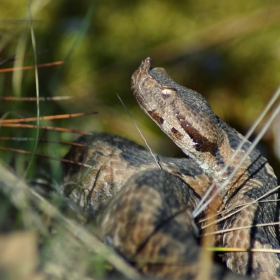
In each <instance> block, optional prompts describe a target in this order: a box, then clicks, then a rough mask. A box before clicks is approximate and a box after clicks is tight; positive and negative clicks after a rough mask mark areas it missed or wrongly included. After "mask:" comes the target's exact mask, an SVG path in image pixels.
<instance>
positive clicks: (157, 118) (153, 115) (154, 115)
mask: <svg viewBox="0 0 280 280" xmlns="http://www.w3.org/2000/svg"><path fill="white" fill-rule="evenodd" d="M148 113H149V114H150V116H151V117H152V118H153V119H154V120H155V121H156V122H158V123H159V124H163V123H164V119H163V118H162V117H161V116H160V115H159V114H158V113H156V110H152V111H148Z"/></svg>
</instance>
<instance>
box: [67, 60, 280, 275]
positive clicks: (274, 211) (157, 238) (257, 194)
mask: <svg viewBox="0 0 280 280" xmlns="http://www.w3.org/2000/svg"><path fill="white" fill-rule="evenodd" d="M150 67H151V60H150V58H146V59H145V60H143V62H142V63H141V65H140V67H139V68H138V69H137V70H136V71H135V72H134V74H133V75H132V82H131V89H132V91H133V93H134V95H135V97H136V99H137V101H138V103H139V105H140V106H141V108H142V109H143V110H144V112H145V113H147V114H148V115H149V116H150V117H151V118H152V120H153V121H155V122H156V123H157V124H158V126H159V127H160V128H161V129H162V130H163V131H164V132H165V133H166V134H167V135H168V136H169V137H170V138H171V139H172V140H173V141H174V143H175V144H176V145H177V146H179V147H180V148H181V149H182V151H183V152H184V153H185V154H186V158H182V159H175V158H166V157H160V156H157V157H156V158H157V162H158V163H156V162H155V159H154V157H152V156H151V154H150V153H149V152H148V151H147V150H145V149H144V148H143V147H141V146H139V145H137V144H135V143H132V142H130V141H128V140H125V139H123V138H120V137H117V136H112V135H107V134H100V133H99V134H98V133H94V134H92V135H90V136H83V137H81V138H80V139H78V142H79V143H82V144H84V146H82V147H72V148H71V150H70V151H69V153H68V154H67V155H66V158H67V159H69V160H72V161H78V162H83V163H84V164H86V165H87V166H90V168H89V167H86V166H75V165H71V164H70V165H65V186H64V192H65V193H66V194H67V195H69V197H70V198H71V199H72V200H74V201H76V202H77V203H79V205H80V206H81V207H82V209H83V210H84V213H85V216H86V217H87V218H88V219H90V218H91V217H97V218H98V224H99V228H100V232H101V234H102V237H103V238H104V240H106V242H107V243H108V245H110V246H112V247H113V248H114V249H115V250H116V251H117V252H119V253H120V254H121V255H122V256H123V257H124V258H125V259H126V260H127V261H129V262H130V263H131V264H133V265H134V266H135V267H136V268H137V269H138V270H139V271H141V272H142V273H143V274H145V275H151V276H157V277H161V278H166V279H185V278H187V279H193V278H194V277H195V276H196V275H197V271H198V270H200V269H203V268H202V267H201V262H199V259H200V257H201V254H202V253H201V250H200V249H199V246H198V242H199V241H198V235H199V230H200V226H198V228H197V226H196V224H195V223H196V222H197V221H198V219H195V220H194V218H193V217H192V210H193V209H194V208H195V207H196V206H197V204H198V202H199V200H200V199H201V197H202V196H203V195H204V193H205V192H206V191H207V189H208V188H209V186H210V185H214V190H213V191H212V192H211V193H210V195H212V194H213V193H215V192H218V195H216V197H215V199H214V200H213V201H212V202H211V203H210V205H209V206H208V210H206V216H207V212H208V211H210V212H211V211H212V212H213V211H215V212H218V214H219V223H218V225H217V229H223V230H225V231H224V232H223V233H221V234H217V235H216V236H215V243H216V245H218V246H221V247H226V248H245V249H248V252H228V253H224V254H223V259H224V261H225V263H226V265H227V267H228V268H230V269H231V270H232V271H234V272H236V273H238V274H241V275H248V276H251V277H252V278H254V279H280V260H279V256H278V255H277V254H276V253H265V252H255V251H250V249H252V248H255V249H276V248H279V242H278V238H277V232H278V229H277V228H276V227H275V226H273V225H267V224H269V223H272V222H275V221H276V220H277V219H278V208H277V203H276V199H277V190H275V188H276V187H277V179H276V177H275V175H274V173H273V170H272V168H271V167H270V165H269V164H268V163H267V161H266V159H265V158H264V157H263V156H262V155H261V154H260V153H259V152H258V151H257V150H256V149H254V150H253V151H252V152H251V153H250V155H249V157H247V158H246V160H245V161H244V162H243V164H242V165H241V166H240V167H239V168H238V171H237V172H236V173H235V175H234V176H233V177H232V178H231V180H230V181H229V183H227V185H226V187H225V188H223V189H221V190H220V189H219V187H220V186H221V185H222V184H223V182H224V181H225V180H226V179H227V178H228V177H229V176H230V174H231V173H232V171H233V170H234V169H235V166H237V164H238V162H239V161H240V160H241V158H242V156H243V155H244V154H245V153H246V151H247V150H248V149H249V147H250V145H251V143H250V142H248V141H245V144H244V145H243V146H242V148H241V149H240V150H239V151H238V153H237V155H236V157H235V158H234V160H233V161H232V162H230V159H231V157H232V155H233V153H234V152H235V151H236V149H237V147H238V145H239V144H240V142H241V141H242V139H243V136H242V135H240V134H239V133H238V132H236V131H235V130H234V129H233V128H231V127H229V126H228V125H227V124H226V123H224V122H223V121H222V120H221V119H220V118H219V117H217V116H216V115H215V114H214V113H213V111H212V110H211V108H210V106H209V104H208V103H207V101H206V100H205V99H204V98H203V97H202V96H201V95H200V94H199V93H197V92H195V91H193V90H190V89H187V88H185V87H183V86H181V85H179V84H177V83H176V82H174V81H173V80H172V79H171V78H170V77H169V76H168V75H167V73H166V72H165V70H164V69H162V68H154V69H151V68H150ZM158 165H159V166H160V168H159V167H158ZM227 165H228V167H227V168H226V172H225V173H223V174H222V170H223V169H224V168H225V166H227ZM258 224H266V225H265V226H257V225H258ZM210 275H211V279H237V278H236V277H237V276H236V275H235V274H233V273H230V272H228V271H225V270H224V269H223V268H221V267H219V266H216V265H213V267H212V268H211V272H210ZM239 277H240V278H241V279H243V278H244V279H247V278H246V276H244V277H243V276H239Z"/></svg>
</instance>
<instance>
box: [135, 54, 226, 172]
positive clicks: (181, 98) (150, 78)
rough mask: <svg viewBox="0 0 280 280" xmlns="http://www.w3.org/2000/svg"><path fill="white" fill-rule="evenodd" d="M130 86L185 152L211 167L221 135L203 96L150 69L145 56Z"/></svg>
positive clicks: (140, 103) (137, 98) (144, 107)
mask: <svg viewBox="0 0 280 280" xmlns="http://www.w3.org/2000/svg"><path fill="white" fill-rule="evenodd" d="M131 89H132V92H133V94H134V96H135V97H136V100H137V101H138V103H139V105H140V107H141V108H142V109H143V110H144V112H145V113H146V114H147V115H148V116H150V117H151V119H152V120H153V121H154V122H155V123H156V124H157V125H158V126H159V127H160V128H161V129H162V130H163V132H164V133H166V134H167V135H168V136H169V137H170V138H171V139H172V140H173V141H174V142H175V143H176V145H177V146H179V147H180V148H181V149H182V151H183V152H184V153H185V154H187V155H188V156H190V157H191V158H193V159H194V160H196V162H197V163H198V164H199V165H200V166H201V167H202V168H204V169H206V170H207V169H208V168H209V166H210V165H212V164H213V163H214V164H213V165H214V166H215V162H214V161H215V160H216V154H217V152H218V149H219V146H220V145H221V143H222V141H223V137H222V136H223V134H222V133H221V132H222V131H221V128H220V126H219V121H220V119H219V118H218V117H217V116H216V115H215V114H214V113H213V111H212V110H211V108H210V106H209V104H208V103H207V101H206V100H205V99H204V97H203V96H201V95H200V94H199V93H197V92H196V91H194V90H191V89H188V88H186V87H183V86H181V85H179V84H177V83H176V82H175V81H173V80H172V79H171V78H170V77H169V76H168V74H167V73H166V71H165V70H164V69H163V68H154V69H151V59H150V58H149V57H148V58H146V59H144V60H143V61H142V63H141V65H140V67H139V68H138V69H137V70H136V71H135V72H134V73H133V75H132V79H131Z"/></svg>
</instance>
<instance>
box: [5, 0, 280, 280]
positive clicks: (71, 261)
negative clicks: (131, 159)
mask: <svg viewBox="0 0 280 280" xmlns="http://www.w3.org/2000/svg"><path fill="white" fill-rule="evenodd" d="M0 20H1V28H0V66H1V68H0V97H10V96H12V97H18V98H22V97H36V94H37V95H38V96H40V97H56V96H63V97H71V98H72V99H70V100H60V101H41V102H40V104H39V106H38V104H37V103H36V102H30V101H7V100H3V99H2V100H0V114H1V116H2V120H6V119H12V118H28V117H36V116H37V117H38V116H48V115H57V114H66V113H67V114H73V113H78V112H84V113H86V112H92V111H96V112H98V114H95V115H91V116H84V117H80V118H75V119H73V118H71V119H62V120H47V121H40V122H39V124H40V126H55V127H64V128H69V129H79V130H83V131H85V132H90V131H106V132H109V133H114V134H118V135H121V136H125V137H127V138H129V139H132V140H134V141H137V142H138V143H140V144H141V143H143V141H142V139H141V138H140V136H139V135H138V133H137V132H136V129H135V127H134V124H133V122H132V121H131V119H130V117H129V116H128V115H127V113H126V111H125V109H124V108H123V106H122V104H121V103H120V101H119V99H118V97H117V95H116V93H118V94H119V95H120V97H121V98H122V100H123V102H124V103H125V105H126V107H127V108H128V109H129V111H130V112H131V114H132V115H133V117H134V119H135V120H136V122H137V123H138V125H139V127H140V129H141V131H142V133H143V134H144V135H145V138H146V139H147V141H148V143H149V145H150V146H151V147H152V149H153V151H155V152H157V153H162V154H165V155H168V156H182V155H181V154H180V152H179V151H178V149H177V148H176V147H175V146H174V144H172V143H171V141H170V140H169V139H167V137H165V136H164V135H163V134H162V133H161V132H160V131H159V129H158V128H157V127H156V126H155V125H154V124H153V123H151V121H150V119H148V118H147V117H146V116H145V115H144V113H143V112H142V111H141V110H140V108H139V107H138V105H137V104H136V102H135V100H134V98H133V96H132V94H131V92H130V89H129V84H130V76H131V74H132V72H133V71H134V70H135V69H136V68H137V67H138V66H139V64H140V62H141V60H142V59H143V58H145V57H147V56H150V57H151V58H152V59H153V65H154V66H159V67H164V68H166V70H167V71H168V73H169V74H170V75H171V76H172V77H173V78H174V80H176V81H177V82H178V83H180V84H183V85H185V86H187V87H189V88H192V89H195V90H196V91H198V92H201V93H203V95H204V96H205V97H206V98H207V99H208V101H209V102H210V104H211V106H212V108H213V110H214V111H215V112H216V114H217V115H219V116H220V117H221V118H223V119H224V120H225V121H227V122H228V123H230V124H231V125H232V126H233V127H235V128H236V129H237V130H239V131H240V132H242V133H245V132H246V130H247V129H248V128H249V127H250V125H251V124H252V123H253V121H254V120H255V119H256V117H257V116H258V115H259V114H260V112H261V111H262V110H263V108H264V106H265V104H266V103H267V102H268V100H269V99H270V98H271V96H272V94H273V92H274V91H275V90H276V88H277V87H278V85H279V81H280V79H279V73H280V63H279V62H280V33H279V28H280V5H279V1H277V0H270V1H256V0H249V1H241V0H236V1H234V2H230V1H210V0H197V1H194V0H191V1H181V2H180V1H172V0H169V1H168V0H165V1H161V0H142V1H125V0H104V1H96V0H92V1H89V0H81V1H79V2H77V1H73V0H69V1H66V0H60V1H49V0H33V1H8V0H2V2H1V10H0ZM44 64H51V65H49V66H47V65H44ZM24 66H38V67H39V68H38V69H37V70H38V71H36V68H31V69H29V70H24ZM10 68H14V71H10V70H9V69H10ZM37 74H38V80H36V75H37ZM278 103H279V101H278ZM36 122H38V119H37V121H34V122H32V123H31V124H36ZM264 122H265V121H264ZM264 122H263V123H264ZM278 122H279V119H278ZM0 129H1V130H0V137H2V138H0V141H1V142H0V146H1V147H2V148H4V147H6V148H13V149H21V150H26V151H29V152H30V153H31V155H27V154H20V153H17V152H12V151H8V150H0V159H1V162H0V163H1V164H2V166H1V168H0V188H1V191H0V201H1V203H0V233H1V234H2V235H0V248H1V249H2V250H1V252H3V250H4V249H3V248H6V247H3V246H7V248H12V247H8V246H16V248H17V250H16V251H15V253H14V254H11V257H10V259H9V262H8V264H9V265H7V263H5V262H2V261H1V258H0V278H1V279H2V277H3V279H20V277H24V276H25V277H26V275H29V279H31V276H32V277H34V279H45V278H51V279H63V278H65V279H83V278H84V279H92V278H99V277H102V276H103V275H104V273H105V270H107V271H111V270H112V267H117V269H118V270H121V271H123V273H127V274H126V275H127V276H128V275H132V274H133V273H135V272H134V271H130V269H129V268H127V267H126V264H124V263H122V262H121V260H120V259H118V258H117V256H115V255H114V256H112V255H111V253H110V254H109V253H108V252H107V251H106V248H105V247H104V246H103V247H104V248H103V247H102V244H100V243H99V241H98V240H96V239H94V240H93V239H92V238H95V237H94V235H92V234H90V233H89V232H92V231H94V229H90V230H89V229H88V231H85V229H84V228H83V227H82V226H81V223H79V222H78V221H79V218H78V214H76V213H75V211H74V212H73V213H72V212H71V211H70V210H69V208H71V207H68V206H69V205H68V204H69V203H70V202H69V201H65V198H64V197H63V195H62V194H61V193H60V189H61V184H62V177H63V175H62V169H61V164H60V162H59V161H55V160H49V159H44V158H42V157H39V156H36V155H35V154H45V155H48V156H51V157H55V158H58V159H59V158H62V157H63V156H64V155H65V153H66V152H67V150H68V149H69V146H66V145H62V144H54V143H51V141H66V142H71V141H73V140H74V139H76V138H77V135H76V134H74V133H69V132H68V133H66V132H64V133H62V132H58V131H51V130H43V129H39V130H37V129H34V128H33V129H27V128H22V127H20V126H17V127H7V126H4V125H0ZM279 130H280V127H279V125H278V126H277V121H275V123H274V125H273V126H272V127H271V128H270V129H269V130H268V132H267V133H266V135H265V137H264V139H263V142H262V143H261V144H260V147H259V148H260V149H262V151H263V153H264V154H265V156H267V157H268V159H269V161H270V162H271V164H272V165H274V169H275V170H277V171H278V178H280V175H279V172H280V168H279V161H277V159H276V157H275V155H274V154H273V149H275V150H277V149H278V150H279V149H280V148H279V143H280V140H279V137H280V133H279ZM277 135H278V136H277ZM3 137H15V138H16V139H15V140H11V139H9V140H5V139H7V138H5V139H4V138H3ZM277 137H278V138H277ZM22 138H33V139H35V140H31V139H22ZM39 139H46V140H48V141H49V142H47V143H45V142H42V143H40V142H39V143H38V140H39ZM27 140H28V141H27ZM277 141H278V146H277ZM166 147H168V149H167V148H166ZM278 156H279V155H278ZM37 192H39V193H40V194H41V195H43V196H44V198H43V197H41V196H39V195H38V194H37ZM49 203H50V204H49ZM52 205H54V206H55V207H53V206H52ZM65 205H67V207H66V206H65ZM65 209H67V211H66V210H65ZM62 212H63V215H62V214H61V213H62ZM70 218H72V219H71V220H70ZM73 218H75V219H74V220H75V222H74V221H73ZM73 228H76V230H77V232H75V231H74V229H73ZM92 242H93V243H92ZM15 244H16V245H15ZM92 244H95V245H92ZM96 244H99V245H96ZM98 246H101V247H102V248H101V247H98ZM85 248H86V249H85ZM5 250H8V249H5ZM28 250H29V251H30V254H29V257H26V255H23V256H20V252H29V251H28ZM97 251H98V252H97ZM5 252H8V251H5ZM97 253H98V254H97ZM6 255H7V256H8V253H7V254H6ZM108 256H110V257H108ZM17 257H18V258H17ZM10 263H11V264H10ZM23 263H24V264H25V266H23V265H22V266H21V264H23ZM109 263H111V264H110V265H109ZM27 264H28V265H27ZM112 264H113V266H112ZM23 267H27V269H26V270H25V269H24V268H23ZM18 272H19V274H17V273H18ZM129 273H132V274H129ZM109 274H110V273H109ZM107 275H108V272H107ZM4 277H6V278H4Z"/></svg>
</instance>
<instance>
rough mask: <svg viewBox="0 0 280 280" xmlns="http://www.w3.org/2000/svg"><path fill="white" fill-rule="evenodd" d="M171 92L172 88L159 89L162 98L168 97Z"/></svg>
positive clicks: (172, 91)
mask: <svg viewBox="0 0 280 280" xmlns="http://www.w3.org/2000/svg"><path fill="white" fill-rule="evenodd" d="M172 94H174V90H172V89H168V88H166V89H163V90H162V91H161V96H162V97H163V98H164V99H167V98H169V97H170V96H171V95H172Z"/></svg>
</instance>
